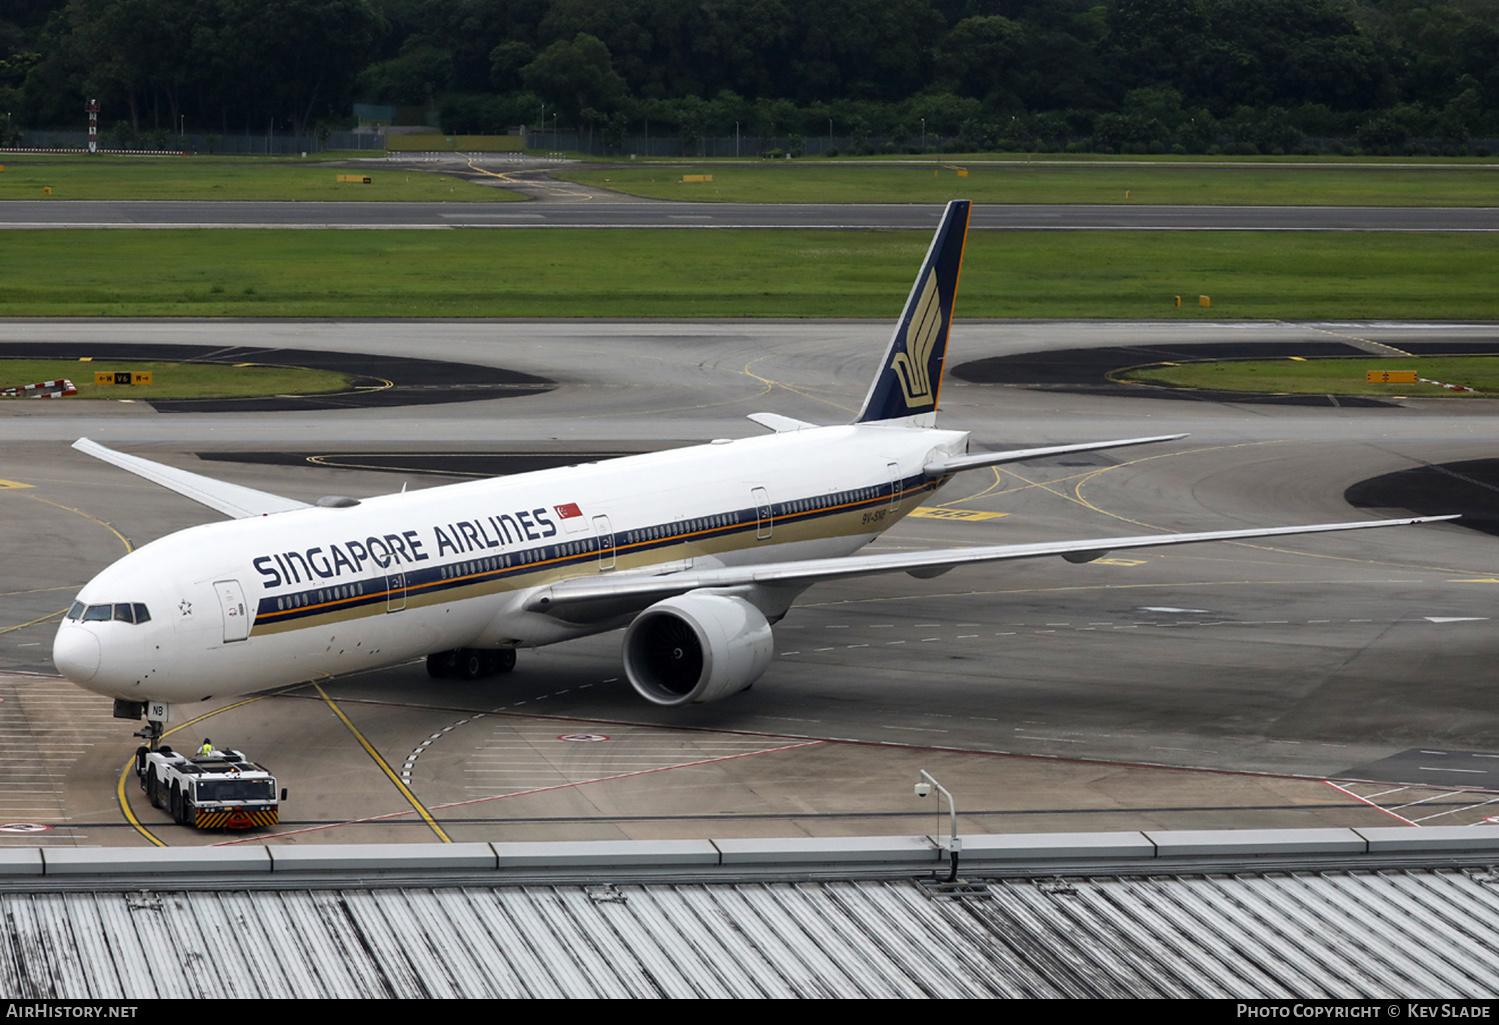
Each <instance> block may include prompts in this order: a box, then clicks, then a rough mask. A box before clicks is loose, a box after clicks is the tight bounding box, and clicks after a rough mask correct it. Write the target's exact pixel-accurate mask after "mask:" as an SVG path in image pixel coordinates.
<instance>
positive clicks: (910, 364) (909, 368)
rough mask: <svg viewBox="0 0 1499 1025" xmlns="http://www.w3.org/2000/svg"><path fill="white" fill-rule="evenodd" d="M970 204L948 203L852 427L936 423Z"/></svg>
mask: <svg viewBox="0 0 1499 1025" xmlns="http://www.w3.org/2000/svg"><path fill="white" fill-rule="evenodd" d="M971 205H972V204H971V203H970V202H969V201H968V200H966V199H955V200H953V201H952V202H951V203H949V204H947V212H946V213H945V214H943V216H942V224H941V226H940V227H939V228H938V229H937V235H936V237H935V238H933V239H932V247H931V248H930V249H928V250H927V254H926V259H925V260H923V261H922V264H921V273H919V274H917V275H916V283H915V284H914V285H912V286H911V296H910V298H908V299H907V300H906V308H905V309H904V310H902V311H901V315H900V321H899V322H898V323H897V324H896V325H895V334H894V336H892V337H891V339H890V346H889V348H887V349H886V350H885V358H884V360H883V361H882V362H881V363H880V370H879V373H878V374H876V375H875V379H874V383H873V384H872V385H870V386H869V394H868V395H867V396H865V398H864V408H863V409H861V410H860V411H859V415H858V417H857V418H856V419H855V420H854V422H855V423H872V422H875V421H880V420H907V421H909V422H911V423H913V424H915V425H916V426H919V427H931V426H933V425H934V424H935V423H936V422H937V394H938V392H939V391H941V388H942V365H943V363H944V362H945V361H946V359H947V336H948V331H949V329H950V328H951V327H952V311H953V302H954V300H955V299H956V298H957V294H958V273H959V271H960V270H961V269H962V266H963V243H964V242H965V241H966V240H967V238H968V210H969V207H970V206H971Z"/></svg>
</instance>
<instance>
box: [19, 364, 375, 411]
mask: <svg viewBox="0 0 1499 1025" xmlns="http://www.w3.org/2000/svg"><path fill="white" fill-rule="evenodd" d="M125 370H131V371H142V372H149V373H150V374H151V383H150V384H131V385H122V384H107V385H105V384H95V383H94V374H95V373H98V372H103V371H108V372H110V373H114V372H116V371H125ZM60 378H66V379H68V380H70V381H72V382H73V383H74V384H75V385H77V386H78V397H79V398H83V399H141V400H145V399H226V398H246V397H250V396H257V395H308V394H314V393H318V392H331V391H344V390H345V389H347V388H348V387H349V386H350V380H349V378H348V377H347V376H346V375H344V374H339V373H334V372H333V371H329V370H307V369H303V368H301V367H267V366H252V365H250V364H242V365H240V366H231V365H228V364H224V363H153V362H148V361H145V360H138V361H132V362H129V363H117V362H112V361H111V362H106V361H104V360H98V361H92V360H90V361H83V360H32V359H4V360H0V388H14V387H19V386H22V385H28V384H36V383H38V382H41V381H55V380H58V379H60ZM0 401H17V402H20V401H27V400H23V399H15V400H0Z"/></svg>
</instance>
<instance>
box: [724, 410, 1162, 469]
mask: <svg viewBox="0 0 1499 1025" xmlns="http://www.w3.org/2000/svg"><path fill="white" fill-rule="evenodd" d="M751 419H753V417H751ZM1185 437H1186V435H1185V434H1161V435H1157V436H1156V437H1154V438H1121V439H1119V440H1118V441H1085V442H1083V443H1082V444H1080V445H1048V446H1046V447H1045V448H1015V449H1010V450H1009V451H1008V452H974V453H971V454H969V455H966V456H950V457H948V458H946V459H940V460H937V461H935V462H930V463H927V464H926V465H925V466H923V467H922V468H921V472H922V473H925V474H926V475H927V476H928V477H932V478H936V477H946V476H947V475H948V474H950V473H957V472H959V471H960V470H977V469H979V468H980V467H984V466H999V465H1000V464H1001V463H1020V462H1024V461H1025V460H1027V459H1041V458H1043V457H1045V456H1065V455H1069V454H1071V453H1073V452H1096V451H1097V450H1099V449H1101V448H1129V447H1130V446H1131V445H1154V444H1155V443H1156V442H1158V441H1177V440H1179V439H1181V438H1185Z"/></svg>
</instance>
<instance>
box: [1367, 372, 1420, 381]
mask: <svg viewBox="0 0 1499 1025" xmlns="http://www.w3.org/2000/svg"><path fill="white" fill-rule="evenodd" d="M1364 381H1365V382H1366V383H1368V384H1415V383H1416V372H1415V371H1414V370H1369V371H1366V372H1365V374H1364Z"/></svg>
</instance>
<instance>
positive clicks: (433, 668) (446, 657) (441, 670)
mask: <svg viewBox="0 0 1499 1025" xmlns="http://www.w3.org/2000/svg"><path fill="white" fill-rule="evenodd" d="M462 653H463V649H461V648H455V649H454V650H452V651H438V652H434V653H433V654H431V655H428V656H427V675H428V676H430V677H432V679H434V680H451V679H452V678H453V677H455V676H457V675H458V656H459V655H460V654H462Z"/></svg>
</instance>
